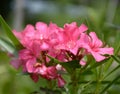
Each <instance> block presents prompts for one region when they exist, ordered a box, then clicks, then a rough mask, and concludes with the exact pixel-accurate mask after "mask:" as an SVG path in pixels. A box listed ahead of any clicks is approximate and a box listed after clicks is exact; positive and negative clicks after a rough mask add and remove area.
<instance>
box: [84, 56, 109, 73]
mask: <svg viewBox="0 0 120 94" xmlns="http://www.w3.org/2000/svg"><path fill="white" fill-rule="evenodd" d="M109 59H110V58H108V59H106V60H103V61H101V62H94V64H93V65H92V66H91V67H89V68H87V69H86V70H85V71H84V72H86V71H89V70H91V69H94V68H97V67H99V66H101V65H102V64H104V63H106V62H107V61H108V60H109Z"/></svg>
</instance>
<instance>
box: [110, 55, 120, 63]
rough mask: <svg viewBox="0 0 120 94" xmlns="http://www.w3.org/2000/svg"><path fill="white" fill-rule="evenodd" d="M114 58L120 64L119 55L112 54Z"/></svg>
mask: <svg viewBox="0 0 120 94" xmlns="http://www.w3.org/2000/svg"><path fill="white" fill-rule="evenodd" d="M112 58H113V59H114V60H115V61H116V62H117V63H118V64H120V59H119V58H118V57H117V56H115V55H112Z"/></svg>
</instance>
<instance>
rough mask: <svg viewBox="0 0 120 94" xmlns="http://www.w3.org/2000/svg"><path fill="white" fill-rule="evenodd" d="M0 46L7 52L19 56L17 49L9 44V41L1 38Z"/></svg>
mask: <svg viewBox="0 0 120 94" xmlns="http://www.w3.org/2000/svg"><path fill="white" fill-rule="evenodd" d="M0 46H2V47H3V48H4V49H5V50H6V51H7V52H9V53H11V54H14V55H17V50H16V49H15V47H14V46H13V45H12V44H11V43H10V42H8V41H7V40H5V39H4V38H1V37H0Z"/></svg>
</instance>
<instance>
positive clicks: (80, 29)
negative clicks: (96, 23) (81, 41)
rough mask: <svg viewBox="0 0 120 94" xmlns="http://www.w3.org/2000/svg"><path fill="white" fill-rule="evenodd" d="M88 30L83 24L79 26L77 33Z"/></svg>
mask: <svg viewBox="0 0 120 94" xmlns="http://www.w3.org/2000/svg"><path fill="white" fill-rule="evenodd" d="M87 30H88V27H87V26H86V25H85V24H81V25H80V27H79V32H80V33H83V32H85V31H87Z"/></svg>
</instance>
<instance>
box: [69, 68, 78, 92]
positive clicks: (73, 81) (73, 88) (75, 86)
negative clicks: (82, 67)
mask: <svg viewBox="0 0 120 94" xmlns="http://www.w3.org/2000/svg"><path fill="white" fill-rule="evenodd" d="M79 75H80V74H79ZM78 89H79V79H78V76H77V71H76V70H74V72H73V74H71V88H70V90H69V91H70V94H78Z"/></svg>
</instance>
